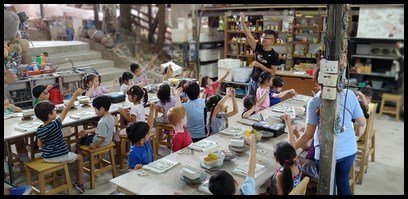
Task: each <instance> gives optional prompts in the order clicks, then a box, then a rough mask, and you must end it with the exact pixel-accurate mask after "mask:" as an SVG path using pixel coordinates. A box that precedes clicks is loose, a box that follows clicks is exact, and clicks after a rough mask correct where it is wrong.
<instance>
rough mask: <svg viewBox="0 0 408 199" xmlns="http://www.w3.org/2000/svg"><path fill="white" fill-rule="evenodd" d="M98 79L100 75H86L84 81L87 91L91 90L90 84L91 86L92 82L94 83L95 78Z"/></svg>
mask: <svg viewBox="0 0 408 199" xmlns="http://www.w3.org/2000/svg"><path fill="white" fill-rule="evenodd" d="M97 77H98V75H95V74H93V73H89V74H88V75H86V76H85V77H84V79H83V81H84V86H85V89H89V86H88V84H89V83H90V82H92V81H93V80H94V79H95V78H97Z"/></svg>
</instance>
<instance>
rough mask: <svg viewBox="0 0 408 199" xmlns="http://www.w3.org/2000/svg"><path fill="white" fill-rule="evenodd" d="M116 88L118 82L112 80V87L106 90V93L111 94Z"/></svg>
mask: <svg viewBox="0 0 408 199" xmlns="http://www.w3.org/2000/svg"><path fill="white" fill-rule="evenodd" d="M116 86H119V81H118V80H117V79H115V80H113V82H112V87H111V88H110V89H109V90H108V93H111V92H112V91H114V90H115V88H116Z"/></svg>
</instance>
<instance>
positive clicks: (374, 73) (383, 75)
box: [350, 72, 395, 78]
mask: <svg viewBox="0 0 408 199" xmlns="http://www.w3.org/2000/svg"><path fill="white" fill-rule="evenodd" d="M350 74H352V75H366V76H376V77H388V78H393V77H395V75H387V74H384V73H376V72H373V73H350Z"/></svg>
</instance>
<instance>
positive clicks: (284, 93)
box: [272, 89, 297, 98]
mask: <svg viewBox="0 0 408 199" xmlns="http://www.w3.org/2000/svg"><path fill="white" fill-rule="evenodd" d="M288 93H292V94H293V95H296V94H297V93H296V91H295V90H294V89H289V90H286V91H282V92H280V93H274V94H273V96H272V97H274V98H282V97H283V96H285V95H287V94H288Z"/></svg>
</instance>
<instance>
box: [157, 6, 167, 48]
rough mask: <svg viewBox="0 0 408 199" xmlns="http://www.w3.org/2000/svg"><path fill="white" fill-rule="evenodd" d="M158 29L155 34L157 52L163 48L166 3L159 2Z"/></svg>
mask: <svg viewBox="0 0 408 199" xmlns="http://www.w3.org/2000/svg"><path fill="white" fill-rule="evenodd" d="M158 6H159V13H158V17H159V31H158V34H157V48H156V49H157V50H158V52H159V51H160V50H161V49H162V48H163V45H164V39H165V34H166V20H165V19H166V4H159V5H158Z"/></svg>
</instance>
